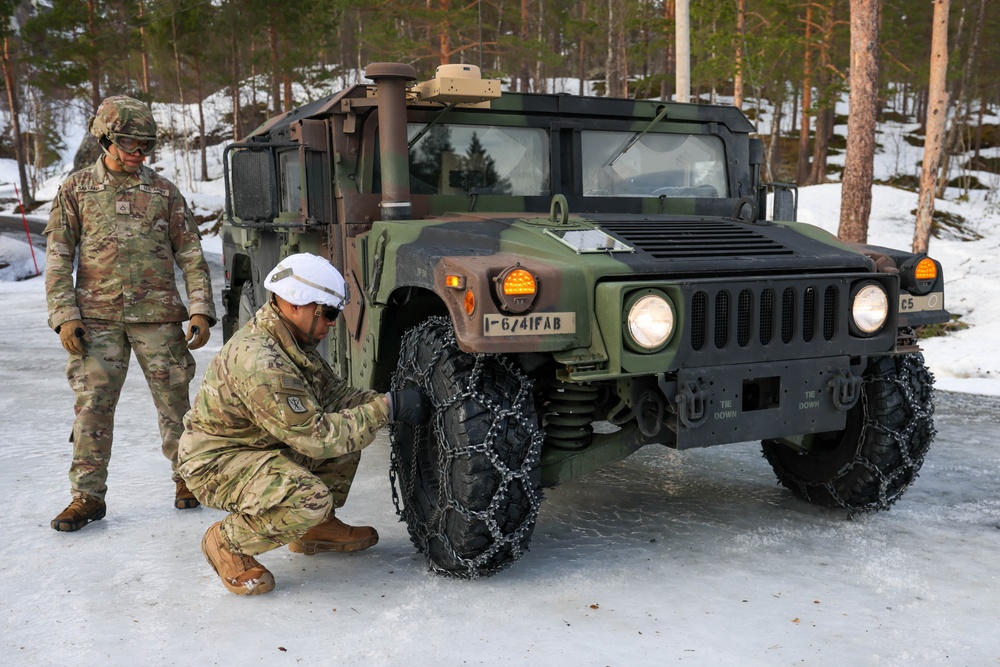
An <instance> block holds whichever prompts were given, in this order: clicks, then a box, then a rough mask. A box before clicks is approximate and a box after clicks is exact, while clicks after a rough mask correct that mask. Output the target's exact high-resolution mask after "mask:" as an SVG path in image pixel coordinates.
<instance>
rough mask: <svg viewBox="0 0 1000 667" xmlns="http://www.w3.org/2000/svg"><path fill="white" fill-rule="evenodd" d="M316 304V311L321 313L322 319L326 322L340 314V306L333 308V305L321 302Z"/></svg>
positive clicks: (331, 320)
mask: <svg viewBox="0 0 1000 667" xmlns="http://www.w3.org/2000/svg"><path fill="white" fill-rule="evenodd" d="M317 305H318V306H319V308H317V309H316V312H317V313H318V314H320V315H322V316H323V319H325V320H327V321H328V322H333V321H334V320H335V319H337V317H338V316H339V315H340V308H334V307H333V306H327V305H324V304H322V303H320V304H317Z"/></svg>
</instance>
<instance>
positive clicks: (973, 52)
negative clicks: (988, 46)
mask: <svg viewBox="0 0 1000 667" xmlns="http://www.w3.org/2000/svg"><path fill="white" fill-rule="evenodd" d="M985 14H986V0H979V15H978V16H977V17H976V20H975V21H974V22H973V24H972V35H971V37H970V38H969V52H968V54H967V56H966V58H965V67H963V68H962V77H961V79H959V82H958V99H957V101H956V102H955V113H954V114H952V117H951V124H950V126H949V127H948V137H947V138H946V139H945V141H944V146H943V150H942V152H941V166H940V174H939V176H938V184H937V196H938V197H939V198H943V197H944V193H945V189H946V188H947V187H948V175H949V174H948V172H949V171H950V170H951V156H952V154H953V153H955V152H956V151H958V150H959V149H960V148H961V147H962V145H963V142H962V136H961V132H962V128H963V126H964V125H965V123H964V122H963V121H964V120H965V119H967V118H968V114H960V113H959V110H960V109H963V108H965V107H966V100H965V95H966V91H967V90H968V86H969V73H970V72H971V71H972V69H973V68H974V67H975V65H976V57H977V56H978V50H979V33H980V28H981V26H982V25H983V21H984V20H985ZM955 51H956V53H957V52H958V48H957V46H956V49H955ZM946 117H947V115H946Z"/></svg>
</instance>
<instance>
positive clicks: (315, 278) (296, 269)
mask: <svg viewBox="0 0 1000 667" xmlns="http://www.w3.org/2000/svg"><path fill="white" fill-rule="evenodd" d="M264 287H265V288H266V289H268V290H270V291H271V292H273V293H274V294H277V295H278V296H280V297H281V298H282V299H284V300H285V301H287V302H289V303H291V304H294V305H296V306H304V305H306V304H309V303H319V304H322V305H325V306H330V307H331V308H335V309H337V310H341V309H343V307H344V305H345V304H346V303H347V302H348V297H347V286H346V284H345V283H344V277H343V276H342V275H341V274H340V271H338V270H337V269H336V268H335V267H334V266H333V264H331V263H330V262H329V261H327V260H326V259H323V258H322V257H320V256H318V255H313V254H311V253H308V252H301V253H298V254H295V255H289V256H288V257H286V258H285V259H283V260H281V261H280V262H278V264H277V266H275V267H274V268H273V269H271V272H270V273H268V274H267V277H266V278H265V279H264Z"/></svg>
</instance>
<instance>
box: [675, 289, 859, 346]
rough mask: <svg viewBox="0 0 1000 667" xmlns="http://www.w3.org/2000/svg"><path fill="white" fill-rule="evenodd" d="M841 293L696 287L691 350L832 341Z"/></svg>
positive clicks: (810, 290) (807, 290) (837, 290)
mask: <svg viewBox="0 0 1000 667" xmlns="http://www.w3.org/2000/svg"><path fill="white" fill-rule="evenodd" d="M840 291H841V286H840V285H826V286H816V285H809V286H806V287H801V286H789V287H784V288H774V287H764V288H761V289H752V288H749V287H743V288H741V289H738V290H735V291H734V290H730V289H719V290H711V291H709V290H705V289H699V290H698V291H696V292H694V293H693V294H692V295H691V321H690V323H691V336H690V342H691V349H693V350H696V351H697V350H703V349H705V348H706V347H707V346H712V347H714V348H715V349H718V350H722V349H725V348H727V347H731V346H733V345H735V346H738V347H743V348H745V347H748V346H750V344H751V343H753V344H755V345H771V344H772V343H778V342H780V343H782V344H785V345H787V344H789V343H792V342H793V341H796V340H798V341H801V342H803V343H810V342H813V340H814V339H816V338H817V336H820V337H821V338H822V340H825V341H831V340H833V338H834V334H835V333H836V323H837V321H838V319H839V314H838V306H839V305H840Z"/></svg>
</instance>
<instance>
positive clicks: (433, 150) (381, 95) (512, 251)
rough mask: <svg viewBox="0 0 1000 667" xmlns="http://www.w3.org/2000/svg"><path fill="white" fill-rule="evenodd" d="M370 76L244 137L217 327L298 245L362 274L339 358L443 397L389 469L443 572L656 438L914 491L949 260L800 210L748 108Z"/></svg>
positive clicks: (483, 567) (865, 501)
mask: <svg viewBox="0 0 1000 667" xmlns="http://www.w3.org/2000/svg"><path fill="white" fill-rule="evenodd" d="M366 76H367V78H369V79H371V80H372V81H374V84H371V85H365V84H360V85H356V86H353V87H350V88H348V89H346V90H343V91H341V92H339V93H337V94H335V95H331V96H329V97H326V98H324V99H321V100H318V101H316V102H312V103H310V104H308V105H306V106H303V107H301V108H298V109H295V110H293V111H291V112H289V113H286V114H284V115H282V116H279V117H276V118H274V119H272V120H270V121H269V122H268V123H266V124H265V125H264V126H262V127H261V128H259V129H258V130H256V131H255V132H254V133H253V134H252V135H251V136H249V137H248V138H247V139H246V140H245V141H242V142H239V143H236V144H233V145H231V146H229V147H228V148H227V152H226V158H227V176H228V178H229V182H228V183H227V192H228V193H229V197H228V201H227V211H228V213H229V220H228V223H227V224H226V226H225V268H226V284H225V290H224V292H223V294H224V301H225V307H226V315H225V318H224V327H225V336H226V337H227V338H228V336H230V335H232V332H233V331H234V330H235V328H236V327H238V326H240V325H241V324H242V323H243V322H245V321H246V320H247V319H248V318H249V317H250V316H251V315H252V313H253V312H254V311H255V310H256V308H257V307H258V306H259V305H260V304H261V303H262V300H263V299H264V298H265V293H264V289H263V287H262V279H263V277H264V276H265V274H266V273H267V272H268V270H269V269H270V268H271V267H273V266H274V265H275V263H276V262H277V261H278V260H279V259H280V258H282V257H284V256H285V255H287V254H290V253H294V252H300V251H308V252H314V253H318V254H321V255H324V256H326V257H329V258H330V259H331V261H332V262H333V263H334V264H335V265H336V266H337V267H339V268H340V269H341V270H342V271H343V273H344V275H345V276H346V279H347V282H348V285H349V290H350V304H349V305H348V306H347V307H346V309H345V310H344V312H343V319H342V321H341V322H340V323H339V324H338V326H337V327H335V329H334V332H335V335H333V337H332V340H329V341H326V342H325V343H324V344H326V345H327V349H326V356H327V358H328V359H329V361H330V363H331V364H332V366H333V368H334V369H335V370H337V371H339V372H340V374H341V375H343V376H344V377H347V378H349V379H350V381H351V382H353V383H354V384H355V385H358V386H361V387H368V388H375V389H378V390H387V389H389V388H390V387H393V386H395V387H402V386H419V387H421V388H423V389H424V390H425V391H426V392H427V394H428V395H429V396H430V397H431V399H432V401H433V403H434V405H435V413H434V417H433V419H432V421H431V423H430V424H428V425H427V426H426V427H421V428H417V429H414V430H410V429H409V428H407V427H406V426H402V425H398V426H396V427H394V430H393V432H392V434H391V436H392V437H391V440H392V458H391V471H390V478H391V480H392V490H393V498H394V502H395V503H396V508H397V512H398V513H399V514H400V516H401V517H402V518H403V519H404V520H405V521H406V523H407V526H408V530H409V534H410V536H411V538H412V541H413V542H414V544H415V545H416V546H417V547H418V549H419V550H420V551H422V552H423V553H424V554H426V556H427V558H428V560H429V563H430V565H431V567H432V568H433V569H435V570H437V571H439V572H443V573H447V574H450V575H453V576H458V577H467V578H474V577H478V576H482V575H490V574H494V573H496V572H498V571H501V570H503V569H504V568H506V567H507V566H509V565H510V564H511V563H513V562H515V561H516V560H517V559H518V558H519V557H520V556H521V554H522V553H523V551H524V550H525V548H527V546H528V543H529V541H530V538H531V534H532V531H533V528H534V525H535V521H536V518H537V516H538V509H539V503H540V502H541V499H542V488H543V487H550V486H554V485H557V484H560V483H562V482H566V481H567V480H570V479H573V478H576V477H579V476H580V475H583V474H585V473H587V472H588V471H591V470H594V469H596V468H598V467H600V466H603V465H606V464H609V463H611V462H614V461H617V460H620V459H622V458H624V457H626V456H628V455H629V454H631V453H632V452H634V451H636V450H637V449H638V448H640V447H642V446H644V445H647V444H654V443H655V444H660V445H666V446H668V447H674V448H678V449H687V448H692V447H706V446H709V445H720V444H724V443H734V442H743V441H747V440H762V441H763V451H764V456H765V457H766V458H767V460H768V461H769V462H770V463H771V465H772V466H773V468H774V470H775V472H776V474H777V476H778V479H779V481H780V482H781V483H782V484H783V485H784V486H786V487H787V488H788V489H790V490H791V491H792V493H794V494H795V495H797V496H800V497H802V498H804V499H805V500H808V501H810V502H813V503H817V504H820V505H826V506H832V507H842V508H846V509H847V510H848V511H849V512H858V511H868V510H878V509H884V508H887V507H888V506H889V505H890V504H891V503H893V502H894V501H895V500H896V499H898V498H899V497H900V495H901V494H902V493H903V491H904V490H905V489H906V488H907V487H908V485H909V484H910V483H911V482H912V481H913V479H914V478H915V477H916V476H917V471H918V470H919V468H920V466H921V464H922V462H923V458H924V454H925V453H926V451H927V448H928V447H929V445H930V442H931V439H932V438H933V435H934V427H933V422H932V412H933V403H932V396H931V391H932V378H931V376H930V374H929V373H928V371H927V370H926V368H925V366H924V362H923V358H922V356H921V355H920V353H919V351H918V348H917V345H916V338H915V335H914V333H913V332H914V328H915V327H917V326H920V325H925V324H930V323H936V322H945V321H947V320H948V313H947V312H946V311H945V310H944V305H943V297H944V292H943V277H942V273H941V267H940V266H939V264H938V263H937V262H936V261H934V260H932V259H930V258H928V257H926V256H923V255H913V254H911V253H909V252H905V251H901V250H893V249H889V248H877V247H870V246H853V245H849V244H846V243H842V242H840V241H838V240H837V239H836V238H834V237H833V236H831V235H830V234H828V233H826V232H824V231H822V230H820V229H817V228H815V227H812V226H809V225H805V224H801V223H797V222H794V219H795V207H796V200H795V197H796V192H795V190H794V188H791V187H789V186H783V185H780V184H778V185H776V184H764V183H761V181H760V177H759V170H760V164H761V157H762V145H761V142H760V141H759V140H758V139H756V138H753V137H752V133H753V132H754V127H753V126H752V125H751V123H750V122H749V120H748V119H747V118H746V116H744V115H743V113H741V112H740V111H739V110H738V109H736V108H733V107H722V106H709V105H686V104H674V103H663V102H656V101H636V100H624V99H606V98H592V97H577V96H572V95H563V94H558V95H546V94H514V93H501V90H500V84H499V82H498V81H494V80H482V79H481V78H480V77H479V73H478V70H477V69H476V68H474V67H470V66H464V65H447V66H443V67H442V68H439V70H438V74H437V77H436V78H435V79H434V80H431V81H426V82H422V83H419V84H413V81H415V78H416V77H415V70H414V69H413V68H412V67H410V66H408V65H401V64H394V63H375V64H372V65H370V66H369V67H368V68H367V70H366ZM768 204H769V205H770V207H771V209H772V210H773V215H772V216H771V219H768V217H767V216H766V215H765V210H766V209H767V208H768V206H767V205H768ZM595 425H596V428H595Z"/></svg>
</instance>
